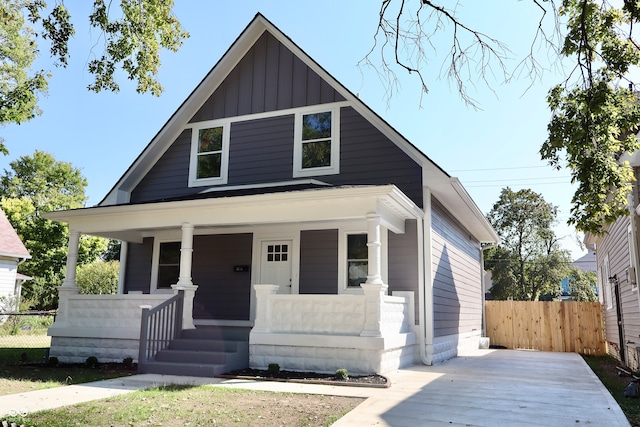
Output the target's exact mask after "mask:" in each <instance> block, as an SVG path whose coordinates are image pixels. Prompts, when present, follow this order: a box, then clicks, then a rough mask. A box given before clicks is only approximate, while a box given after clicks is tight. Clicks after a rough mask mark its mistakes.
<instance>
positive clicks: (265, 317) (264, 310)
mask: <svg viewBox="0 0 640 427" xmlns="http://www.w3.org/2000/svg"><path fill="white" fill-rule="evenodd" d="M279 288H280V286H278V285H253V289H255V291H256V318H255V320H254V322H253V329H252V331H254V332H269V331H271V322H270V318H271V310H270V309H269V307H270V305H269V295H275V294H277V293H278V289H279Z"/></svg>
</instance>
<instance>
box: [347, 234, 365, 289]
mask: <svg viewBox="0 0 640 427" xmlns="http://www.w3.org/2000/svg"><path fill="white" fill-rule="evenodd" d="M368 255H369V252H368V249H367V235H366V234H349V235H347V286H349V287H359V286H360V284H361V283H364V282H366V281H367V273H368V267H369V262H368Z"/></svg>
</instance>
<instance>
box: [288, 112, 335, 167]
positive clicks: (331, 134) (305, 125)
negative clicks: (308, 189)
mask: <svg viewBox="0 0 640 427" xmlns="http://www.w3.org/2000/svg"><path fill="white" fill-rule="evenodd" d="M339 135H340V109H339V108H338V107H334V108H329V109H326V108H325V109H317V108H315V109H303V110H301V111H299V112H297V113H296V115H295V129H294V146H293V176H294V178H297V177H307V176H318V175H332V174H337V173H339V172H340V165H339V163H340V138H339Z"/></svg>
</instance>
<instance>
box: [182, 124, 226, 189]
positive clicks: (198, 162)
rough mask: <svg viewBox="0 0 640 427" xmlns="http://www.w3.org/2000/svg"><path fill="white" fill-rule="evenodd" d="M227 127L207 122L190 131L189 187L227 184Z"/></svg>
mask: <svg viewBox="0 0 640 427" xmlns="http://www.w3.org/2000/svg"><path fill="white" fill-rule="evenodd" d="M228 134H229V131H228V126H227V125H225V124H223V123H215V122H207V123H204V124H200V125H199V126H198V127H195V128H194V129H193V130H192V136H191V163H190V170H189V185H190V186H199V185H216V184H226V182H227V163H228V153H229V135H228Z"/></svg>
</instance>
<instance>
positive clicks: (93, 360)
mask: <svg viewBox="0 0 640 427" xmlns="http://www.w3.org/2000/svg"><path fill="white" fill-rule="evenodd" d="M84 364H85V366H86V367H87V368H92V369H94V368H97V367H98V358H97V357H95V356H89V357H87V360H86V361H85V362H84Z"/></svg>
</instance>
